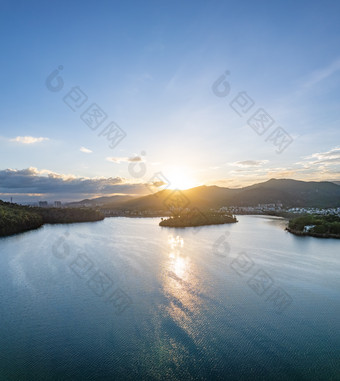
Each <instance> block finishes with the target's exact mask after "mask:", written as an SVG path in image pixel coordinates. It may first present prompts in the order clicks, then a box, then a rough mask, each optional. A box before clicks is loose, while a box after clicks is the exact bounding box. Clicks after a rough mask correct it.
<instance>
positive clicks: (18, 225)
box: [0, 201, 104, 237]
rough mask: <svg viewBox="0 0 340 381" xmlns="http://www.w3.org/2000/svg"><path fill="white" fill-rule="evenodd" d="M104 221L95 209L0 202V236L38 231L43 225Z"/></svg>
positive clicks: (102, 216)
mask: <svg viewBox="0 0 340 381" xmlns="http://www.w3.org/2000/svg"><path fill="white" fill-rule="evenodd" d="M103 219H104V215H103V214H102V213H100V212H98V211H96V210H94V209H85V208H76V209H73V208H72V209H71V208H65V209H64V208H38V207H30V206H24V205H18V204H13V203H9V202H3V201H0V236H2V237H3V236H8V235H12V234H17V233H21V232H24V231H28V230H32V229H37V228H39V227H41V226H42V225H43V224H62V223H75V222H92V221H100V220H103Z"/></svg>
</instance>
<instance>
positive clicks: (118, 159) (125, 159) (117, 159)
mask: <svg viewBox="0 0 340 381" xmlns="http://www.w3.org/2000/svg"><path fill="white" fill-rule="evenodd" d="M106 160H107V161H111V162H112V163H117V164H120V163H131V162H139V161H143V159H142V158H141V157H140V156H134V157H107V158H106Z"/></svg>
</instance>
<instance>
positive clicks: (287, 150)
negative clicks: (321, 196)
mask: <svg viewBox="0 0 340 381" xmlns="http://www.w3.org/2000/svg"><path fill="white" fill-rule="evenodd" d="M0 10H1V11H0V36H1V37H0V44H1V45H0V46H1V56H0V63H1V71H0V81H1V82H0V83H1V91H0V101H1V102H0V105H1V113H0V157H1V165H0V198H1V199H3V200H5V201H8V200H9V199H10V197H13V199H14V200H15V201H18V202H27V201H30V200H34V201H36V200H62V201H66V200H79V199H82V198H88V197H90V198H93V197H98V196H102V195H112V194H131V195H139V194H146V193H148V192H149V188H150V187H149V185H150V184H154V185H161V184H166V186H168V187H169V188H176V187H178V188H181V189H184V188H188V187H193V186H199V185H212V184H215V185H219V186H227V187H232V188H233V187H241V186H246V185H250V184H253V183H258V182H262V181H266V180H268V179H270V178H293V179H298V180H306V181H307V180H314V181H322V180H327V181H339V180H340V130H339V127H340V107H339V103H340V2H339V1H279V0H278V1H242V2H236V1H222V0H220V1H200V0H195V1H193V0H192V1H189V0H188V1H183V0H182V1H161V0H158V1H143V2H141V1H129V0H127V1H104V0H102V1H97V2H94V1H74V0H73V1H64V0H60V1H58V2H52V1H34V0H31V1H16V0H9V1H3V0H0ZM157 189H158V188H157ZM159 189H160V188H159Z"/></svg>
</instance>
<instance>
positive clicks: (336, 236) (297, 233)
mask: <svg viewBox="0 0 340 381" xmlns="http://www.w3.org/2000/svg"><path fill="white" fill-rule="evenodd" d="M285 230H286V231H287V232H289V233H291V234H294V235H296V236H299V237H314V238H334V239H340V235H337V234H320V233H308V232H302V231H300V230H294V229H291V228H289V227H286V229H285Z"/></svg>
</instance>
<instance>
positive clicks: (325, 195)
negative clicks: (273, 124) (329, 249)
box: [72, 179, 340, 211]
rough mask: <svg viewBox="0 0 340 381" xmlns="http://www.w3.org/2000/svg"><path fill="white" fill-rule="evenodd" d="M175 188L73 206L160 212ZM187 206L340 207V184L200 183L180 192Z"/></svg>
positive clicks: (84, 202) (301, 182)
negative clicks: (236, 186) (227, 185)
mask: <svg viewBox="0 0 340 381" xmlns="http://www.w3.org/2000/svg"><path fill="white" fill-rule="evenodd" d="M173 192H175V191H174V190H170V189H169V190H167V189H166V190H162V191H160V192H157V193H154V194H150V195H148V196H143V197H137V198H131V197H130V196H112V197H101V198H97V199H92V200H83V201H80V202H79V203H72V206H82V205H87V206H91V205H92V206H95V205H96V206H101V207H105V208H107V209H116V210H122V209H124V210H138V211H145V210H150V211H156V210H165V209H167V206H166V204H167V200H168V199H169V197H170V195H171V194H172V193H173ZM176 192H177V195H178V196H179V197H181V198H182V200H183V203H185V204H187V207H189V208H191V207H198V208H201V209H202V208H203V209H204V208H220V207H222V206H257V205H258V204H274V203H275V204H282V205H283V206H284V207H319V208H331V207H339V206H340V185H337V184H334V183H332V182H327V181H324V182H316V181H310V182H305V181H297V180H290V179H271V180H268V181H266V182H263V183H259V184H254V185H251V186H248V187H244V188H239V189H230V188H224V187H218V186H199V187H196V188H191V189H187V190H181V191H176Z"/></svg>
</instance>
